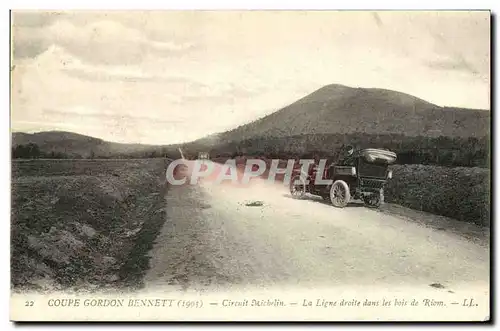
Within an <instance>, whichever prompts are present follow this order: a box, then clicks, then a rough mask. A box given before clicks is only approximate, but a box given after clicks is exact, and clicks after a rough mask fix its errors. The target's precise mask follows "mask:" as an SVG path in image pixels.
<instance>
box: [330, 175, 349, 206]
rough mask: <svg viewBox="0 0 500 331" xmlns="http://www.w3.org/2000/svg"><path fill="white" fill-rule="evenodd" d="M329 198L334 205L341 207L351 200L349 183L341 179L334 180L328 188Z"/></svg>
mask: <svg viewBox="0 0 500 331" xmlns="http://www.w3.org/2000/svg"><path fill="white" fill-rule="evenodd" d="M330 200H331V202H332V205H334V206H335V207H338V208H343V207H345V206H347V204H348V203H349V201H350V200H351V192H350V191H349V185H347V183H346V182H344V181H343V180H336V181H335V182H334V183H333V185H332V188H331V189H330Z"/></svg>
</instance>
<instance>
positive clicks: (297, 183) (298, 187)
mask: <svg viewBox="0 0 500 331" xmlns="http://www.w3.org/2000/svg"><path fill="white" fill-rule="evenodd" d="M306 190H307V186H306V182H305V180H304V178H302V176H300V175H297V176H294V177H292V180H291V181H290V194H291V195H292V197H293V198H295V199H302V198H303V197H304V196H305V195H306Z"/></svg>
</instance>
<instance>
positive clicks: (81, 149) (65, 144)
mask: <svg viewBox="0 0 500 331" xmlns="http://www.w3.org/2000/svg"><path fill="white" fill-rule="evenodd" d="M30 143H31V144H36V145H37V146H38V148H39V149H40V151H41V153H42V154H43V155H44V156H51V155H63V156H65V157H72V158H89V157H108V158H113V157H121V156H123V157H125V156H128V157H144V156H145V155H146V154H151V153H153V152H154V153H156V154H158V155H160V153H162V152H164V153H165V151H166V147H165V146H154V145H141V144H122V143H115V142H109V141H105V140H102V139H98V138H94V137H89V136H85V135H81V134H77V133H72V132H65V131H46V132H37V133H31V134H30V133H24V132H14V133H12V147H13V148H15V147H17V146H19V145H27V144H30Z"/></svg>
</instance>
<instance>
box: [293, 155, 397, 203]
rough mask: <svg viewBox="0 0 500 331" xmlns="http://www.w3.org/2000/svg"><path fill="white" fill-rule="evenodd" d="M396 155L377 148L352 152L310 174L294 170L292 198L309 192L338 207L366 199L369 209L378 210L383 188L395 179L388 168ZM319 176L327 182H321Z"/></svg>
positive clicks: (310, 171) (311, 170) (313, 169)
mask: <svg viewBox="0 0 500 331" xmlns="http://www.w3.org/2000/svg"><path fill="white" fill-rule="evenodd" d="M396 158H397V156H396V153H394V152H391V151H388V150H385V149H376V148H367V149H361V150H358V151H351V153H350V154H348V155H346V156H345V157H344V158H343V159H342V160H339V161H338V162H336V163H334V164H331V165H330V166H327V167H325V168H324V173H323V174H322V175H321V176H318V174H317V172H318V171H321V170H322V169H319V167H318V166H317V165H314V166H312V167H311V168H310V169H309V170H308V171H307V173H304V172H303V171H301V170H298V171H295V173H294V175H293V176H292V180H291V182H290V192H291V194H292V196H294V197H298V198H301V197H303V196H304V195H305V194H306V193H310V194H313V195H319V196H322V197H323V198H324V199H325V200H329V201H330V202H331V203H332V204H333V205H334V206H336V207H341V208H342V207H345V206H347V204H348V203H349V202H350V201H352V200H353V199H356V200H363V201H364V202H365V204H366V205H368V206H370V207H379V206H380V204H381V203H382V202H383V200H384V187H385V185H386V183H387V181H388V180H390V179H391V178H392V171H390V170H389V169H388V168H389V165H390V164H393V163H394V162H395V161H396ZM318 177H320V178H321V179H325V180H327V181H328V183H318V181H317V180H316V179H317V178H318Z"/></svg>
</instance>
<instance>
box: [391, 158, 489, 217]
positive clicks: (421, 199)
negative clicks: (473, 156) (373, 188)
mask: <svg viewBox="0 0 500 331" xmlns="http://www.w3.org/2000/svg"><path fill="white" fill-rule="evenodd" d="M392 170H393V179H392V180H391V181H390V182H389V184H388V186H387V187H386V190H385V199H386V201H387V202H391V203H396V204H399V205H402V206H406V207H409V208H412V209H417V210H423V211H426V212H430V213H434V214H438V215H442V216H447V217H451V218H454V219H457V220H460V221H465V222H470V223H476V224H479V225H481V226H489V225H490V191H489V187H490V185H489V184H490V172H489V170H487V169H483V168H462V167H456V168H448V167H439V166H427V165H418V164H414V165H395V166H393V167H392Z"/></svg>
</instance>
